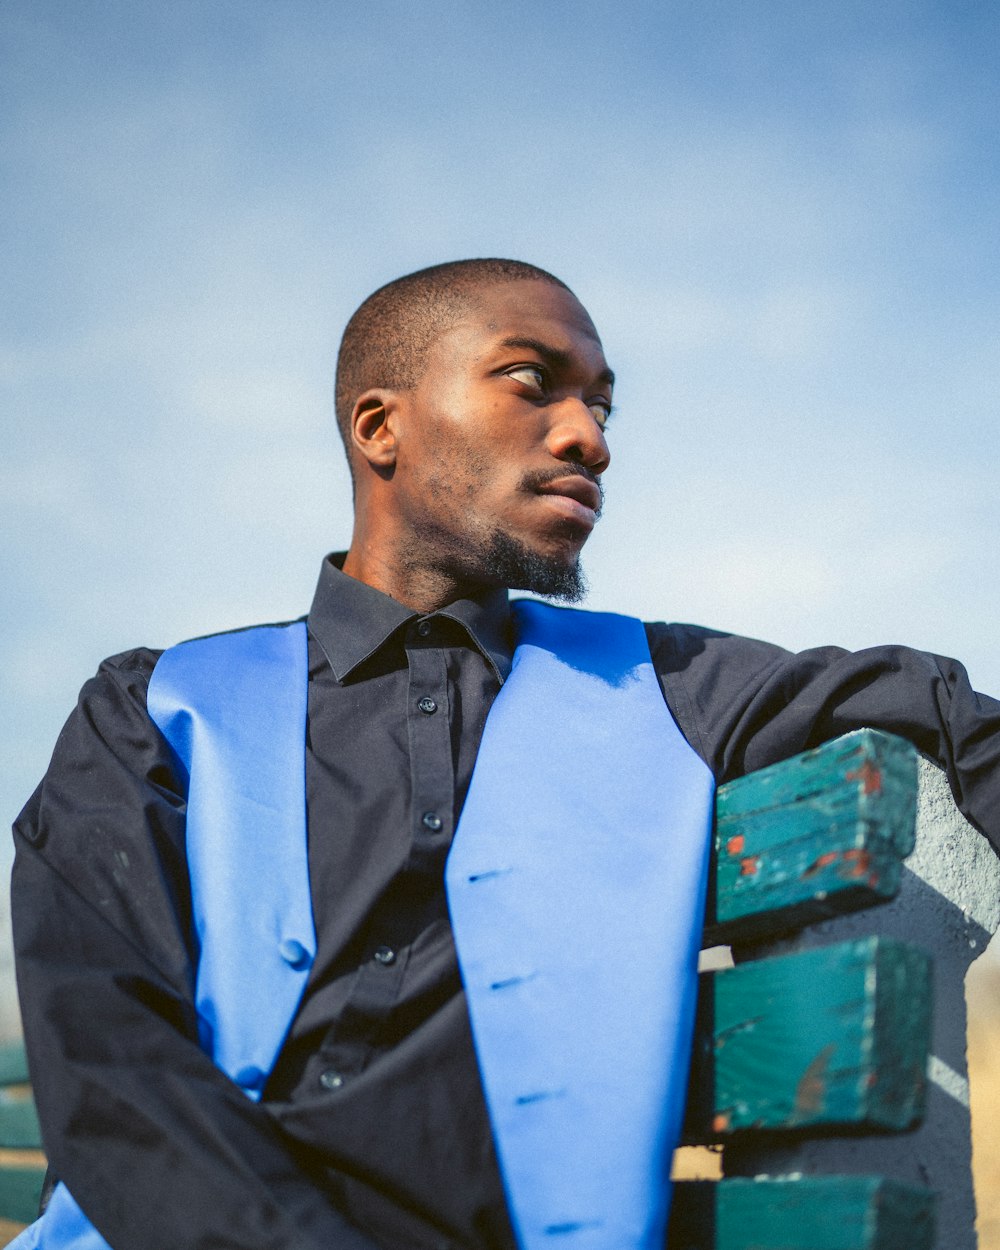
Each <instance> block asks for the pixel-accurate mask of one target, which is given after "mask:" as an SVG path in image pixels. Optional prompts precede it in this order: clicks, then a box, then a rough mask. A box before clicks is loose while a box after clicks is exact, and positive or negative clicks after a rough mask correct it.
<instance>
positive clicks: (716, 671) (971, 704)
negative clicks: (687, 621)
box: [648, 625, 1000, 853]
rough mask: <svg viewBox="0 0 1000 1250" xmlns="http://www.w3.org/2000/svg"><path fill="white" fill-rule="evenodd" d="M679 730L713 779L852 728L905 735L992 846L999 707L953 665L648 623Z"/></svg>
mask: <svg viewBox="0 0 1000 1250" xmlns="http://www.w3.org/2000/svg"><path fill="white" fill-rule="evenodd" d="M648 629H649V638H650V647H651V651H652V653H653V659H654V664H655V665H656V667H657V671H658V672H659V674H660V680H661V683H662V684H663V688H664V692H665V694H666V697H667V702H668V703H669V704H670V707H671V710H672V711H673V713H674V716H675V717H676V719H677V721H678V723H679V725H680V727H681V730H682V731H683V732H684V734H685V736H686V737H687V738H688V740H689V741H690V742H691V744H692V746H693V747H694V748H695V750H697V751H698V752H699V754H701V755H702V758H703V759H704V760H705V761H706V763H707V764H708V765H709V766H710V767H711V769H712V771H713V773H714V774H715V777H716V780H717V781H718V782H720V783H721V782H723V781H728V780H730V779H731V778H733V777H737V776H741V775H743V774H745V773H749V772H753V771H755V770H756V769H758V768H763V767H765V766H766V765H768V764H773V763H775V762H777V761H778V760H782V759H787V758H788V757H789V756H791V755H795V754H796V753H797V752H799V751H804V750H807V749H809V748H810V747H814V746H818V745H819V744H820V743H822V742H826V741H828V740H829V739H831V738H836V737H837V736H838V735H839V734H842V733H846V732H848V730H851V729H858V728H861V727H863V726H872V727H874V728H877V729H884V730H886V731H888V732H890V733H895V734H899V735H900V737H903V738H906V739H908V740H909V741H910V742H912V743H913V744H914V745H915V746H916V747H917V748H918V749H919V750H921V751H923V752H924V753H925V754H926V755H928V756H930V758H931V759H933V760H935V761H937V763H939V764H940V765H941V767H942V768H944V769H945V771H946V772H947V774H948V780H949V782H950V784H951V789H952V793H953V795H954V797H955V801H956V803H957V804H958V806H959V807H960V808H961V810H962V812H963V813H964V815H965V816H966V817H967V818H968V819H969V820H970V821H971V822H972V823H973V824H974V825H975V826H976V827H977V828H979V829H981V830H982V832H983V833H985V834H986V836H987V837H988V838H989V839H990V841H991V842H992V844H993V846H994V847H995V848H996V849H997V851H998V853H1000V702H998V701H997V700H996V699H992V698H990V697H989V696H988V695H984V694H979V693H978V692H977V691H975V690H973V688H972V685H971V683H970V681H969V677H968V674H967V673H966V671H965V669H964V667H963V666H962V665H961V664H959V663H958V662H957V661H956V660H951V659H948V658H946V657H944V656H939V655H933V654H931V653H929V652H924V651H915V650H913V649H911V648H909V647H900V646H886V647H870V648H867V649H865V650H863V651H854V652H851V651H845V650H843V649H842V648H840V647H816V648H812V649H810V650H807V651H801V652H798V653H793V652H790V651H785V650H783V649H782V648H780V647H775V646H772V645H770V644H768V643H762V642H758V641H756V640H754V639H748V638H740V637H737V636H735V635H731V634H721V633H717V632H715V631H712V630H706V629H700V628H698V627H696V626H690V625H670V626H663V625H656V626H650V627H648Z"/></svg>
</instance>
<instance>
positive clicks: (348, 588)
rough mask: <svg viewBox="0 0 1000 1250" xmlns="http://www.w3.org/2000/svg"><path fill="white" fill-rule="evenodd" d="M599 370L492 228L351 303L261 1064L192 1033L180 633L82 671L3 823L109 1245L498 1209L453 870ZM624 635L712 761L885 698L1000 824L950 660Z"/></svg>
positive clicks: (451, 1230)
mask: <svg viewBox="0 0 1000 1250" xmlns="http://www.w3.org/2000/svg"><path fill="white" fill-rule="evenodd" d="M612 382H613V378H612V374H611V372H610V370H609V369H608V366H607V362H606V361H605V358H604V354H603V351H602V348H601V344H600V340H599V338H598V335H597V332H596V330H595V329H594V326H593V324H592V322H591V320H590V318H589V316H588V315H587V313H586V311H585V310H584V309H583V307H582V306H581V305H580V304H579V302H578V301H577V300H576V299H575V297H574V296H573V295H572V293H571V292H570V291H569V290H568V289H567V288H566V287H565V286H564V285H563V284H562V283H561V282H559V281H558V280H557V279H555V278H553V277H552V276H551V275H549V274H547V273H544V272H543V271H541V270H538V269H535V268H533V267H531V266H527V265H523V264H520V263H517V262H512V261H497V260H488V261H467V262H457V263H455V264H450V265H443V266H437V267H434V268H432V269H429V270H425V271H421V272H420V273H417V274H413V275H409V276H408V277H407V278H404V279H400V280H399V281H398V282H396V283H392V284H390V285H389V286H388V287H385V288H383V289H382V290H380V291H378V292H376V293H375V294H374V295H373V296H372V297H370V299H369V300H368V301H366V302H365V304H364V305H362V307H361V308H360V309H359V310H358V312H357V313H356V314H355V316H354V317H353V318H352V320H351V322H350V324H349V326H348V328H347V331H346V332H345V335H344V340H343V343H342V346H341V352H340V357H339V361H338V377H337V415H338V421H339V424H340V428H341V433H342V435H343V437H344V441H345V445H346V447H347V453H348V457H349V460H350V464H351V470H352V475H353V479H354V487H355V512H356V517H355V528H354V534H353V537H352V542H351V546H350V549H349V551H348V552H347V553H346V554H343V555H340V556H334V557H329V558H328V559H327V560H326V561H325V562H324V565H323V568H322V572H321V575H320V581H319V586H318V589H317V592H316V597H315V599H314V601H313V606H312V608H311V610H310V613H309V616H308V639H307V646H308V654H307V661H308V696H307V697H308V708H307V715H308V720H307V730H306V734H307V736H306V739H305V804H306V812H307V817H308V829H309V837H308V869H309V894H310V899H309V902H310V903H311V910H312V916H313V919H314V922H315V953H314V956H311V958H310V963H309V966H308V976H307V983H306V984H305V985H304V990H303V992H302V994H301V998H300V1000H299V1001H298V1003H297V1006H296V1008H295V1010H294V1012H293V1013H292V1018H291V1020H290V1022H289V1023H288V1026H287V1036H285V1037H284V1040H283V1042H282V1043H281V1045H280V1048H279V1050H278V1053H277V1055H276V1058H275V1060H274V1063H273V1067H271V1068H270V1071H269V1072H268V1071H264V1072H261V1071H255V1073H254V1074H252V1075H250V1076H247V1077H246V1079H245V1080H243V1078H242V1077H241V1076H240V1073H238V1072H235V1069H234V1072H235V1074H232V1073H231V1074H230V1075H226V1073H225V1072H224V1071H223V1070H221V1068H220V1067H219V1066H216V1064H215V1063H213V1061H212V1059H211V1058H210V1057H209V1055H208V1054H207V1053H206V1051H205V1049H203V1045H204V1044H205V1034H206V1027H207V1026H206V1018H205V1017H206V1013H205V1011H204V1010H203V1009H202V1008H201V1006H200V1000H199V1003H198V1005H196V997H197V993H198V991H197V987H196V970H197V966H198V961H199V956H201V958H202V962H204V958H205V951H206V950H207V949H208V948H209V944H210V942H211V939H212V937H213V929H214V927H215V926H216V925H217V924H221V923H222V922H223V919H224V918H220V916H219V915H218V914H217V913H216V914H213V915H212V916H210V917H209V919H208V920H207V921H206V922H204V923H202V921H201V920H200V919H199V915H200V912H199V904H198V902H197V899H194V900H193V897H192V879H193V877H194V876H195V873H194V871H193V868H192V867H191V866H190V865H189V862H188V860H189V856H190V855H191V854H193V852H192V851H191V849H190V844H189V842H190V836H191V835H190V830H187V831H186V829H185V816H186V811H187V808H188V804H189V800H190V802H191V803H192V804H193V802H194V788H193V787H194V778H195V771H194V770H192V773H191V776H192V789H191V791H190V794H189V791H188V779H187V776H186V771H187V769H186V767H185V765H184V764H183V763H182V762H181V758H180V756H181V755H182V753H183V752H182V745H178V742H176V741H173V740H171V741H168V740H167V739H166V738H165V736H164V732H161V730H162V727H163V718H162V717H161V718H160V719H158V720H155V721H154V719H153V718H154V715H155V713H154V710H153V709H152V707H151V706H147V690H149V689H150V682H151V680H152V682H153V684H154V686H155V684H156V681H157V680H158V678H157V677H154V676H152V675H153V674H154V672H155V673H157V674H162V673H163V672H164V671H166V669H167V666H168V664H169V663H170V662H171V661H170V660H169V658H168V659H167V660H166V661H161V660H160V657H159V655H158V653H155V652H150V651H147V650H137V651H132V652H128V653H126V654H125V655H122V656H117V657H114V658H113V659H111V660H109V661H107V662H106V663H105V664H104V665H103V666H102V668H101V670H100V672H99V673H98V675H97V677H96V678H95V679H94V680H93V681H92V682H90V683H88V685H87V686H86V687H85V688H84V691H83V694H82V696H81V701H80V705H79V707H78V709H77V711H76V712H75V713H74V715H73V716H72V717H71V718H70V720H69V722H68V724H67V726H66V728H65V729H64V731H63V733H62V735H61V736H60V739H59V742H58V744H57V747H56V751H55V754H54V758H53V762H52V765H51V767H50V770H49V772H48V774H47V776H46V779H45V780H44V781H43V783H42V785H41V786H40V787H39V789H38V791H37V792H36V793H35V795H34V796H33V797H32V799H31V800H30V802H29V803H28V805H27V807H26V808H25V811H24V812H23V813H22V815H21V817H20V819H19V820H18V822H17V825H16V827H15V833H16V840H17V847H18V853H17V861H16V866H15V877H14V922H15V944H16V948H17V954H18V966H19V986H20V989H21V994H22V1005H23V1013H24V1020H25V1029H26V1037H27V1041H28V1047H29V1053H30V1057H31V1063H32V1073H33V1079H34V1085H35V1092H36V1098H37V1101H38V1106H39V1110H40V1114H41V1118H42V1122H43V1126H44V1130H45V1139H46V1146H47V1149H48V1151H49V1154H50V1158H51V1162H52V1165H53V1168H54V1170H55V1172H56V1174H57V1175H58V1176H59V1177H60V1178H62V1180H64V1181H65V1182H66V1185H67V1186H68V1190H67V1192H69V1193H71V1194H72V1195H73V1197H74V1198H75V1199H76V1201H77V1202H78V1203H79V1204H80V1206H81V1207H82V1208H83V1210H84V1211H85V1212H86V1215H87V1217H89V1220H90V1221H91V1222H92V1223H93V1225H94V1226H96V1228H97V1229H99V1230H100V1232H101V1234H102V1235H103V1237H104V1239H105V1240H106V1242H107V1243H108V1244H110V1245H111V1246H113V1247H114V1250H133V1248H134V1250H140V1248H141V1250H155V1248H157V1247H160V1246H163V1247H168V1246H169V1247H171V1248H172V1250H181V1248H191V1250H193V1248H196V1247H197V1248H201V1247H205V1248H208V1247H211V1248H212V1250H219V1248H220V1247H240V1248H241V1250H257V1248H258V1247H259V1248H261V1250H262V1248H264V1247H267V1248H269V1250H277V1248H278V1247H281V1248H291V1247H301V1248H304V1250H310V1248H312V1247H317V1248H318V1247H324V1248H325V1250H335V1248H341V1247H343V1248H344V1250H347V1248H350V1250H355V1248H358V1250H361V1248H363V1247H387V1248H391V1250H396V1248H404V1247H459V1246H461V1247H475V1248H482V1250H486V1248H490V1250H492V1248H494V1247H497V1248H499V1247H511V1246H513V1245H514V1244H515V1237H514V1232H513V1230H512V1226H511V1221H510V1215H509V1212H508V1207H507V1202H506V1200H505V1194H504V1185H503V1182H502V1181H501V1176H500V1170H499V1168H498V1164H497V1159H496V1154H495V1148H494V1141H493V1136H492V1134H491V1131H490V1124H489V1118H488V1115H487V1110H486V1105H485V1102H484V1097H483V1091H482V1087H481V1082H480V1073H479V1068H478V1066H477V1059H476V1053H475V1050H474V1047H473V1043H472V1038H471V1035H470V1029H469V1019H468V1013H467V1009H466V1001H465V995H464V992H463V984H462V980H461V978H460V975H459V968H458V963H457V959H456V953H455V947H454V943H453V936H452V931H451V925H450V923H449V913H448V908H447V904H446V900H445V893H444V888H443V875H444V872H445V861H446V857H447V855H448V851H449V847H450V845H451V842H452V837H453V834H454V831H455V828H456V825H457V823H458V818H459V816H460V814H461V813H462V811H463V806H464V805H465V801H466V796H467V793H468V792H469V788H470V779H471V777H472V771H473V765H474V763H475V762H476V757H477V752H478V750H479V747H480V741H481V738H482V736H483V732H484V726H485V725H486V720H487V713H489V712H490V710H491V707H492V705H493V703H494V701H495V700H496V698H497V695H498V693H499V692H500V691H501V687H502V686H504V684H505V682H506V681H507V678H508V676H509V674H510V672H511V664H512V658H513V655H514V644H515V637H514V629H513V626H512V619H511V614H510V609H509V605H508V599H507V591H508V589H522V590H527V591H530V592H533V593H536V594H542V595H548V596H557V597H561V598H563V599H565V600H568V601H570V602H572V601H573V600H574V599H576V598H578V597H579V595H580V593H581V589H582V582H581V575H580V572H579V556H580V551H581V549H582V547H583V545H584V543H585V541H586V539H587V537H588V535H589V533H590V531H591V529H592V527H593V525H594V522H595V520H596V519H597V516H598V514H599V510H600V505H601V477H602V475H603V474H604V472H605V470H606V469H607V468H608V463H609V452H608V445H607V442H606V440H605V429H604V427H605V424H606V422H607V419H608V415H609V412H610V409H611V400H612V391H611V388H612ZM250 632H251V633H252V632H253V631H250ZM645 636H646V640H647V641H648V647H649V656H651V658H652V665H653V670H655V675H656V677H657V679H658V682H659V687H660V690H661V691H662V694H663V695H664V697H665V700H666V705H667V706H668V707H669V709H670V713H671V714H672V717H673V721H675V722H676V724H677V725H678V726H679V728H680V730H681V732H682V733H683V737H684V739H685V740H686V744H688V746H687V747H686V749H689V750H690V751H691V752H692V753H696V755H697V756H698V757H700V760H701V761H704V763H705V764H707V765H708V767H709V769H710V770H711V772H712V774H714V777H715V779H716V780H719V781H721V780H724V779H726V778H729V777H732V776H735V775H738V774H740V773H742V772H745V771H750V770H752V769H755V768H759V767H761V766H763V765H765V764H768V763H771V762H773V761H775V760H777V759H780V758H784V757H787V756H788V755H790V754H793V753H794V752H796V751H799V750H801V749H804V748H806V747H808V746H811V745H815V744H817V743H819V742H821V741H824V740H826V739H828V738H831V737H834V736H836V735H837V734H839V733H841V732H843V731H845V730H847V729H850V728H854V727H857V726H859V725H862V724H876V725H878V726H880V727H882V728H885V729H887V730H891V731H893V732H896V733H900V734H902V735H904V736H906V737H908V738H910V739H911V740H912V741H914V742H915V743H916V744H917V746H918V747H920V748H921V749H922V750H924V751H925V752H927V753H928V754H929V755H931V756H933V757H934V758H935V759H937V760H939V761H940V762H941V763H942V764H943V765H944V766H945V767H946V768H947V769H948V773H949V777H950V779H951V784H952V788H953V791H954V793H955V796H956V799H957V800H958V801H959V803H960V804H961V806H962V807H963V810H964V811H965V812H966V814H967V815H968V816H969V818H970V819H971V820H973V822H974V823H976V824H977V825H978V826H979V827H980V828H982V829H984V830H985V831H986V832H987V834H988V835H989V836H990V837H991V838H992V839H993V841H994V844H995V845H1000V828H998V824H997V819H996V815H995V813H996V812H997V811H998V810H1000V804H998V800H1000V769H998V767H997V764H998V756H1000V734H998V732H997V731H998V729H1000V705H998V704H997V703H996V702H994V701H993V700H990V699H987V698H984V697H983V696H979V695H976V694H975V693H974V692H973V691H972V690H971V689H970V688H969V685H968V681H967V679H966V677H965V674H964V670H962V668H961V667H960V666H959V665H957V664H955V663H954V662H953V661H950V660H944V659H940V658H937V657H933V656H928V655H924V654H920V653H916V652H910V651H906V650H904V649H901V648H883V649H877V650H873V651H869V652H863V653H859V654H857V655H850V654H847V653H845V652H842V651H840V650H837V649H835V648H824V649H819V650H814V651H810V652H805V653H803V654H801V655H798V656H794V655H790V654H789V653H787V652H784V651H782V650H780V649H779V648H776V647H772V646H770V645H767V644H763V643H759V642H754V641H751V640H747V639H738V638H733V637H731V636H728V635H725V634H721V633H717V632H713V631H711V630H704V629H698V628H695V627H692V626H667V625H650V626H647V627H646V633H645ZM178 650H180V649H178ZM166 654H167V657H170V656H171V654H172V653H171V652H168V653H166ZM647 663H648V657H647ZM152 702H153V700H150V703H152ZM491 724H492V717H491ZM597 728H598V726H597V725H596V724H595V726H594V729H595V732H596V730H597ZM625 728H626V727H624V726H623V727H622V732H624V731H625ZM582 729H583V732H584V740H586V734H587V730H588V725H587V724H584V725H583V726H582ZM484 752H485V748H484ZM544 765H545V761H544V760H541V761H540V766H542V767H544ZM700 766H701V765H700V764H699V767H700ZM592 767H593V764H592V760H591V758H590V756H589V755H588V753H587V751H586V749H585V748H584V749H583V750H582V751H581V753H580V758H579V764H578V767H577V768H576V769H575V770H574V771H573V773H572V774H569V775H563V774H561V775H558V776H555V777H553V778H552V782H553V787H554V788H555V789H557V790H558V789H562V790H573V791H578V792H580V793H582V794H583V795H584V796H586V795H587V791H588V786H593V785H594V784H595V783H594V781H593V779H592V776H591V771H592ZM520 784H521V778H520V777H513V778H511V786H512V787H514V788H516V787H517V786H519V785H520ZM234 801H235V799H234ZM209 868H211V864H210V865H209ZM248 871H249V872H250V874H251V876H252V875H253V872H254V865H253V864H251V865H249V869H248ZM261 875H262V876H264V875H267V874H261ZM266 886H267V882H266V881H264V880H261V881H260V890H261V891H262V892H263V891H265V889H266ZM195 893H197V890H195ZM249 919H250V917H249V916H248V917H247V920H248V921H249ZM237 936H238V935H237ZM504 940H506V935H501V937H500V938H498V941H504ZM300 950H301V947H300V946H297V945H296V944H295V943H294V942H293V943H291V944H290V945H289V947H288V949H287V950H286V952H285V956H284V957H285V958H286V959H287V960H288V962H289V963H290V964H295V963H296V962H297V961H298V952H299V951H300ZM298 962H301V961H298ZM305 975H306V973H305V972H303V976H305ZM265 1006H266V1004H261V1005H260V1009H261V1010H263V1009H264V1007H265ZM253 1009H256V1008H253ZM209 1024H211V1022H209ZM209 1031H210V1029H209ZM199 1038H200V1039H201V1041H199ZM477 1040H478V1038H477ZM241 1082H242V1084H243V1088H241ZM248 1094H250V1095H251V1096H250V1097H248ZM567 1229H568V1226H566V1227H563V1226H558V1227H557V1226H552V1227H551V1228H549V1229H548V1230H547V1231H548V1232H550V1233H553V1234H555V1233H560V1234H561V1233H563V1232H565V1231H567ZM90 1235H91V1234H90V1233H88V1232H86V1231H85V1232H83V1233H81V1239H80V1241H79V1243H78V1244H79V1245H81V1246H82V1245H99V1244H102V1243H100V1242H88V1241H86V1237H87V1236H90ZM41 1244H43V1245H44V1244H47V1243H45V1242H44V1241H42V1243H41ZM61 1244H70V1243H69V1242H66V1241H64V1242H62V1243H61ZM74 1244H76V1243H74ZM637 1244H638V1242H637Z"/></svg>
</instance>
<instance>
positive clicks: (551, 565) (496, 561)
mask: <svg viewBox="0 0 1000 1250" xmlns="http://www.w3.org/2000/svg"><path fill="white" fill-rule="evenodd" d="M483 556H484V563H485V566H486V568H487V569H488V571H489V574H490V580H491V581H493V582H495V583H496V584H497V585H501V586H506V587H507V588H508V589H509V590H526V591H528V592H529V593H531V594H535V595H544V596H546V597H547V598H551V599H560V600H562V601H563V602H564V603H579V602H580V600H581V599H582V598H583V597H584V595H585V594H586V593H587V581H586V578H585V577H584V575H583V569H582V568H581V567H580V554H579V548H577V549H575V550H573V551H570V552H567V551H565V550H563V551H556V552H544V551H538V550H536V549H534V548H532V547H529V546H528V545H527V543H524V542H522V541H521V540H520V539H519V538H514V537H513V536H512V535H511V534H507V533H504V532H502V531H496V532H494V534H493V535H492V537H491V539H490V542H489V545H488V548H487V550H486V551H484V552H483Z"/></svg>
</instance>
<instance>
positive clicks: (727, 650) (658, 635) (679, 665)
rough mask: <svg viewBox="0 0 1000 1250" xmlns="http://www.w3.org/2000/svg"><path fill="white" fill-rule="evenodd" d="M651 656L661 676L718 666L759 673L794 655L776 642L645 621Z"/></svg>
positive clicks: (675, 624) (699, 628) (720, 631)
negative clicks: (762, 669) (662, 674)
mask: <svg viewBox="0 0 1000 1250" xmlns="http://www.w3.org/2000/svg"><path fill="white" fill-rule="evenodd" d="M643 624H644V626H645V630H646V638H647V640H648V642H649V651H650V655H651V656H652V657H653V662H654V664H655V665H656V668H657V671H658V672H661V673H671V672H683V671H686V670H689V669H692V668H694V669H709V668H713V667H716V666H718V665H722V666H725V667H727V668H729V667H738V668H743V669H749V670H756V671H759V670H760V669H761V668H767V667H769V666H771V665H774V664H780V663H782V662H783V661H784V660H786V659H787V658H788V657H789V656H790V655H791V652H789V651H788V650H786V648H784V647H780V646H778V645H777V644H776V643H773V642H765V641H764V640H763V639H760V638H749V637H746V636H744V635H741V634H733V633H728V632H727V631H725V630H721V629H710V628H708V627H707V626H704V625H692V624H688V623H687V622H683V621H645V622H643Z"/></svg>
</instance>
